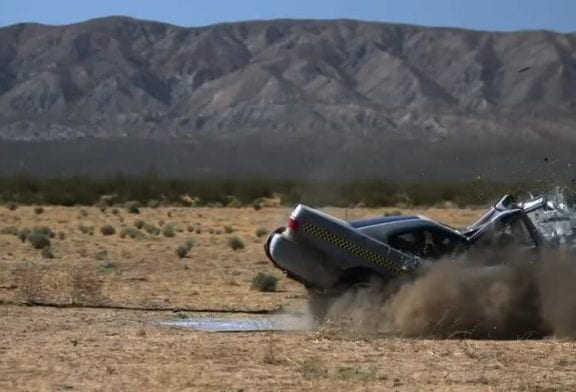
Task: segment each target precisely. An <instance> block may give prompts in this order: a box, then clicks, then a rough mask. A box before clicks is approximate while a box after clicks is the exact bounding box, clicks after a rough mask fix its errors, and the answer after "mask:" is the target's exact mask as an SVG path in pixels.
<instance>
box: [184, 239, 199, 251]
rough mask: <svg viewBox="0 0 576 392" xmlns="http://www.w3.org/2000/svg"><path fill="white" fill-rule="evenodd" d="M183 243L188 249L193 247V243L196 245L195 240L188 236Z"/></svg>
mask: <svg viewBox="0 0 576 392" xmlns="http://www.w3.org/2000/svg"><path fill="white" fill-rule="evenodd" d="M184 245H186V247H187V248H188V250H190V249H192V248H193V247H194V245H196V242H195V241H194V240H193V239H192V238H189V239H187V240H186V242H185V243H184Z"/></svg>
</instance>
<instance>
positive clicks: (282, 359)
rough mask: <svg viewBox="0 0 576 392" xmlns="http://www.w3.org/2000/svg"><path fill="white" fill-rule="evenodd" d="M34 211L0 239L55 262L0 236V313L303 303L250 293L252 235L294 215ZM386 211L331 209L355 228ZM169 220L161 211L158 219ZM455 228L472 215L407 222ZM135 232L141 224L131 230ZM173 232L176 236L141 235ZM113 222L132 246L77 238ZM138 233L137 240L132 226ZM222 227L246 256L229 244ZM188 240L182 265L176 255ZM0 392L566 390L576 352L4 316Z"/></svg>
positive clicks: (135, 317)
mask: <svg viewBox="0 0 576 392" xmlns="http://www.w3.org/2000/svg"><path fill="white" fill-rule="evenodd" d="M84 210H85V212H84V213H79V209H77V208H63V207H44V212H43V213H42V214H36V213H35V211H34V208H33V207H19V208H18V209H16V210H14V211H10V210H8V209H1V210H0V233H4V231H3V230H2V229H3V228H17V229H19V230H21V229H24V228H32V227H35V226H47V227H49V228H50V229H51V230H52V231H53V232H55V233H63V235H62V236H60V235H58V236H56V237H54V238H52V239H51V242H52V246H51V248H52V249H53V251H54V256H55V258H54V259H51V260H47V259H44V258H42V255H41V254H40V251H38V250H35V249H33V248H32V247H31V246H30V245H29V244H26V243H22V242H21V241H20V240H19V239H18V237H17V236H15V235H13V234H11V233H13V232H14V230H13V229H9V230H6V231H5V232H6V233H5V234H0V249H2V251H1V252H0V303H4V304H8V303H19V302H20V303H22V302H44V301H46V302H53V303H61V304H78V305H80V306H82V305H106V304H113V305H130V306H146V307H180V308H193V307H198V308H214V309H241V308H242V309H270V308H274V307H276V306H285V307H289V308H292V309H298V308H301V307H302V305H303V302H304V301H305V297H306V296H305V292H304V290H303V289H302V287H300V285H298V284H296V283H294V282H292V281H289V280H287V279H285V278H282V279H281V280H280V281H279V286H278V291H277V292H272V293H261V292H258V291H256V290H252V289H251V287H250V286H251V281H252V278H253V277H254V276H255V275H256V274H258V273H260V272H262V273H266V274H273V275H275V276H280V273H279V271H277V270H275V269H274V268H273V267H272V266H271V265H270V263H267V262H263V260H265V256H264V254H263V251H262V241H261V240H259V239H258V235H257V234H256V231H257V229H258V228H260V227H267V228H270V229H272V228H275V227H277V226H281V225H284V224H285V223H286V220H287V218H288V215H289V212H290V211H289V209H280V208H262V209H259V210H254V209H253V208H244V209H238V208H230V209H227V208H221V209H218V208H214V209H211V208H164V207H159V208H155V209H151V208H140V209H139V214H130V213H128V212H127V211H126V210H125V209H120V210H118V211H117V213H116V214H115V213H114V212H113V211H112V209H108V210H107V211H106V212H104V213H102V212H100V210H99V209H97V208H84ZM386 211H387V210H386V209H380V210H367V209H352V210H343V209H328V212H330V213H332V214H334V215H336V216H339V217H342V218H344V217H347V218H349V219H351V218H357V217H362V216H367V215H373V214H383V213H385V212H386ZM168 212H169V213H170V217H169V219H167V216H168ZM402 212H403V213H405V214H407V213H419V214H425V215H429V216H432V217H435V218H438V219H441V220H443V221H445V222H447V223H449V224H452V225H454V226H464V225H466V224H467V223H470V222H471V221H472V220H473V219H474V218H475V217H477V216H478V215H479V214H480V213H481V211H471V210H455V209H432V210H418V211H402ZM137 220H141V221H142V222H145V223H144V224H143V225H141V224H140V223H138V224H136V221H137ZM162 220H169V222H170V223H169V224H171V225H173V226H174V227H175V228H187V227H193V228H194V229H193V232H192V231H190V230H184V231H178V230H175V232H174V236H173V237H165V236H163V235H157V234H156V235H151V234H149V233H148V231H147V230H146V227H147V225H153V226H154V227H161V226H162V224H161V223H160V221H162ZM105 224H111V225H113V226H115V227H116V228H118V229H119V231H120V228H121V227H131V228H134V230H138V231H139V232H140V233H141V235H138V236H135V237H134V238H130V237H129V236H125V237H124V238H122V237H121V236H120V234H119V233H117V234H115V235H107V236H104V235H102V233H100V231H99V230H98V231H95V232H94V233H93V234H92V235H90V234H84V233H82V232H81V231H80V230H79V229H78V228H79V225H84V227H97V228H99V227H102V226H103V225H105ZM138 226H140V227H141V229H138V228H137V227H138ZM225 226H231V227H233V230H234V234H233V235H234V236H236V235H237V236H239V237H240V238H242V239H243V240H244V243H245V249H243V250H242V251H241V252H235V251H233V250H232V249H230V247H229V246H228V238H229V235H227V234H226V233H225V231H224V230H222V228H223V227H225ZM188 239H193V240H194V246H193V247H191V248H190V250H189V252H188V254H187V256H186V257H185V258H179V257H178V255H177V254H176V252H175V249H176V248H177V247H178V246H179V245H182V244H183V243H184V242H186V241H187V240H188ZM0 310H1V311H2V316H1V317H0V328H1V331H2V333H1V334H0V336H1V338H0V390H64V389H72V390H102V389H104V390H183V389H189V390H217V391H228V390H241V389H243V390H250V391H252V390H261V391H269V390H330V391H333V390H344V389H350V390H357V389H361V390H388V389H393V388H395V389H399V390H446V389H452V390H479V391H480V390H509V389H524V390H534V391H536V390H557V389H564V390H573V389H574V388H576V381H575V379H574V377H573V375H574V374H575V372H576V361H574V359H573V358H575V357H576V346H574V344H573V343H571V342H563V341H559V340H556V339H549V340H543V341H503V342H495V341H468V340H444V341H434V340H423V339H399V338H394V337H384V338H383V337H374V338H366V337H362V336H354V335H353V334H351V335H344V334H340V333H338V332H334V331H330V330H322V331H318V332H298V333H236V334H225V333H221V334H208V333H203V332H196V331H192V330H179V329H169V328H164V327H160V326H157V325H155V324H154V323H153V322H152V321H154V320H159V319H170V318H171V317H172V315H171V313H158V312H131V311H119V310H111V309H53V308H50V309H49V308H41V307H32V308H27V307H21V306H11V305H3V306H2V307H1V309H0Z"/></svg>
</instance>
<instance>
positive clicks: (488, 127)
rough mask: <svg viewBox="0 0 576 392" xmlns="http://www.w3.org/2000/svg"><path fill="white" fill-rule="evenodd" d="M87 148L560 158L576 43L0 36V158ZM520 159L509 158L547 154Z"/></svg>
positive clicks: (49, 29)
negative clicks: (47, 148)
mask: <svg viewBox="0 0 576 392" xmlns="http://www.w3.org/2000/svg"><path fill="white" fill-rule="evenodd" d="M86 138H97V139H103V140H108V141H112V140H117V139H118V138H122V139H123V140H124V141H126V140H136V139H138V140H148V141H150V140H154V141H163V142H169V143H175V142H179V143H196V144H197V143H200V142H201V141H205V140H208V141H209V142H210V145H218V142H221V143H225V145H228V146H230V145H235V146H237V149H240V150H241V151H240V152H238V151H236V153H237V154H239V156H242V154H241V152H242V151H245V152H250V156H246V157H245V158H246V159H247V160H251V159H257V157H258V151H259V148H258V146H259V144H261V145H262V146H265V147H266V148H268V147H270V146H274V145H278V144H280V145H282V146H286V145H294V146H298V145H301V146H304V148H303V150H306V149H307V148H310V149H311V150H310V151H314V152H315V153H318V154H320V156H321V155H322V152H321V151H324V153H326V154H330V153H333V152H334V148H337V149H341V150H345V151H348V152H349V153H350V155H351V156H354V155H355V154H360V155H362V154H363V152H364V151H366V149H368V150H370V151H373V150H376V151H377V150H378V148H379V147H382V148H384V147H383V146H387V148H390V146H393V145H394V143H403V144H406V142H408V145H410V142H414V143H426V145H434V146H435V147H433V148H432V150H435V151H436V150H438V151H440V150H441V151H442V154H445V153H446V151H448V150H446V149H445V148H444V147H446V148H448V147H447V146H450V148H451V149H452V148H454V146H463V145H470V144H474V145H478V146H479V148H480V145H481V147H482V148H481V149H483V151H489V152H490V153H494V151H496V150H495V149H494V148H492V146H502V145H504V146H510V148H511V149H512V150H513V149H514V148H515V147H514V146H515V144H516V143H517V142H521V143H522V144H525V145H526V146H531V147H530V148H531V149H532V150H534V148H533V147H534V146H538V145H539V144H541V143H551V146H554V145H562V146H563V148H567V147H566V146H568V145H570V146H576V34H556V33H552V32H546V31H526V32H514V33H495V32H479V31H466V30H460V29H447V28H426V27H417V26H407V25H395V24H385V23H368V22H359V21H350V20H335V21H306V20H301V21H300V20H274V21H256V22H244V23H233V24H221V25H215V26H208V27H201V28H183V27H177V26H173V25H168V24H162V23H156V22H149V21H141V20H134V19H129V18H121V17H111V18H105V19H97V20H91V21H87V22H84V23H78V24H73V25H67V26H44V25H38V24H18V25H13V26H9V27H4V28H1V29H0V139H1V140H4V142H3V143H4V144H0V149H2V148H3V147H2V146H4V148H7V147H5V146H7V144H6V143H7V142H6V141H10V142H11V143H13V142H15V141H20V142H30V141H33V142H42V141H51V142H58V141H62V142H66V143H71V142H72V141H74V140H79V139H86ZM430 143H431V144H430ZM247 145H249V148H245V149H243V147H242V146H247ZM323 146H329V147H326V148H323ZM502 148H504V147H502ZM391 150H392V151H396V149H394V148H391ZM504 150H505V149H504ZM504 150H502V149H501V150H499V151H500V153H502V154H504V153H506V154H507V153H508V152H507V151H504ZM532 150H531V152H530V153H529V154H528V152H527V153H526V154H528V155H526V156H525V157H523V159H525V160H528V161H530V160H531V159H536V160H538V159H540V158H542V157H543V156H544V155H546V154H549V151H552V150H554V147H550V150H549V151H548V152H542V153H541V154H540V153H538V154H540V155H538V156H533V155H530V154H533V151H532ZM536 150H537V149H536ZM319 151H320V152H319ZM570 151H574V149H572V150H570ZM396 152H397V151H396ZM397 153H398V152H397ZM404 153H405V154H406V153H407V151H406V150H404ZM286 154H292V155H291V157H292V158H293V159H295V161H296V162H300V160H299V159H298V157H296V158H294V154H295V151H294V150H293V149H291V151H289V152H286ZM296 154H298V150H297V152H296ZM309 154H312V152H309ZM318 154H316V155H318ZM0 155H1V154H0ZM272 155H274V154H272ZM408 155H409V154H408ZM374 156H375V157H377V156H378V154H377V153H374ZM1 159H2V158H0V160H1ZM22 159H24V158H22ZM26 159H28V158H26ZM26 159H24V161H25V162H24V164H20V166H21V167H28V166H27V165H28V163H30V161H29V160H28V161H27V160H26ZM30 159H32V158H30ZM375 159H377V158H375ZM432 162H433V161H432ZM0 163H2V162H0ZM150 164H153V165H156V164H157V162H154V163H150V162H148V165H150ZM159 164H160V165H161V162H160V163H159ZM195 164H201V163H198V162H197V163H195ZM251 164H254V162H251ZM351 164H353V163H351ZM143 165H144V166H146V163H143ZM0 166H2V165H0ZM224 166H226V165H224ZM119 169H122V168H119ZM196 169H198V168H196ZM358 170H361V168H358ZM354 171H355V170H352V172H354ZM384 171H385V170H384Z"/></svg>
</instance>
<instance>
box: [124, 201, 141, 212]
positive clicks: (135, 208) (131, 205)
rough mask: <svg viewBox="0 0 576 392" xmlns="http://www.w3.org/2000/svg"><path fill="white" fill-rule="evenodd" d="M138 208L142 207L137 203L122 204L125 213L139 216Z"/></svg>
mask: <svg viewBox="0 0 576 392" xmlns="http://www.w3.org/2000/svg"><path fill="white" fill-rule="evenodd" d="M140 207H142V205H141V204H140V202H138V201H127V202H126V203H125V204H124V208H126V211H128V212H129V213H130V214H139V213H140Z"/></svg>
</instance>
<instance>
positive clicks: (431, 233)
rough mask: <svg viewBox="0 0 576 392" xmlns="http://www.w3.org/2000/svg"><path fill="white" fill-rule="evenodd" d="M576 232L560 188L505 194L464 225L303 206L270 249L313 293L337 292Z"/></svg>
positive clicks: (531, 248)
mask: <svg viewBox="0 0 576 392" xmlns="http://www.w3.org/2000/svg"><path fill="white" fill-rule="evenodd" d="M575 235H576V222H575V221H574V218H573V214H572V212H571V210H570V209H569V208H568V206H567V204H566V202H565V200H564V198H563V196H562V195H561V194H559V193H557V194H554V195H551V196H541V197H536V198H531V199H529V200H527V201H524V202H516V201H515V199H514V198H513V197H512V196H510V195H506V196H504V197H503V198H502V199H501V200H500V201H499V202H498V203H496V204H495V205H493V206H492V207H491V208H489V209H488V211H486V213H485V214H484V215H483V216H482V217H481V218H480V219H479V220H478V221H477V222H475V223H474V224H472V225H471V226H469V227H467V228H465V229H462V230H458V229H455V228H452V227H450V226H448V225H445V224H442V223H440V222H437V221H434V220H432V219H430V218H427V217H424V216H419V215H414V216H404V215H400V216H383V217H375V218H368V219H362V220H355V221H344V220H341V219H337V218H335V217H333V216H330V215H328V214H326V213H323V212H321V211H319V210H316V209H313V208H310V207H307V206H304V205H298V206H297V207H296V208H295V209H294V210H293V211H292V214H291V215H290V219H289V221H288V224H287V227H281V228H278V229H277V230H275V231H273V232H272V233H271V234H270V235H269V236H268V239H267V240H266V243H265V252H266V254H267V256H268V258H269V259H270V260H271V262H272V263H273V264H274V265H275V266H276V267H278V268H279V269H281V270H282V271H284V272H285V273H286V275H287V276H288V277H289V278H291V279H294V280H296V281H298V282H300V283H302V284H303V285H305V286H306V288H308V290H309V291H310V292H311V293H312V294H314V295H316V296H318V295H322V296H324V297H330V296H334V295H338V294H339V293H342V292H344V291H346V290H348V289H349V288H351V287H355V286H358V285H363V284H366V283H367V282H368V281H369V280H371V279H373V278H374V277H377V278H378V279H379V280H380V281H383V282H387V281H392V280H395V279H397V278H399V277H409V276H410V275H413V274H415V273H416V271H417V270H419V269H420V268H421V267H422V266H424V265H426V264H428V263H433V262H435V261H437V260H439V259H447V258H455V257H457V256H458V255H460V254H463V253H465V252H473V251H475V250H476V249H483V250H488V252H487V253H488V254H490V253H492V254H495V253H496V252H498V250H501V249H510V248H511V247H514V248H515V249H517V251H521V252H528V253H537V252H538V250H539V249H541V248H543V247H550V246H558V245H563V244H564V245H567V244H570V243H571V242H572V241H573V240H574V237H575Z"/></svg>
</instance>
